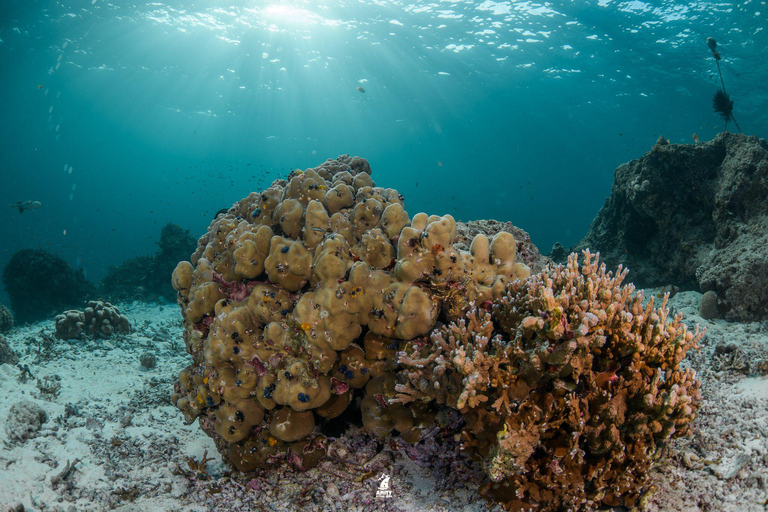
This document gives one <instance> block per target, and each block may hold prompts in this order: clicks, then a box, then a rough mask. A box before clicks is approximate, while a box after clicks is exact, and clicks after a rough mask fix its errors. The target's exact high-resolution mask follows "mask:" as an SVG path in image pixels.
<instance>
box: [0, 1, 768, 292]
mask: <svg viewBox="0 0 768 512" xmlns="http://www.w3.org/2000/svg"><path fill="white" fill-rule="evenodd" d="M766 14H768V6H767V5H766V2H765V1H755V0H752V1H741V2H709V1H707V2H705V1H699V2H677V1H676V2H672V1H653V2H640V1H630V2H619V1H611V0H574V1H570V2H528V1H521V2H504V1H500V2H493V1H485V2H467V1H464V2H462V1H439V2H413V3H408V2H404V1H383V0H381V1H353V0H341V1H338V0H336V1H332V2H331V1H326V2H321V1H298V0H297V1H293V2H288V1H283V2H280V1H273V2H265V1H255V0H248V1H243V0H240V1H234V0H230V1H221V2H219V1H205V2H203V1H200V2H167V1H165V2H163V1H155V2H144V1H133V2H122V1H120V2H117V1H113V2H112V3H110V2H107V1H104V0H87V1H77V0H74V1H60V2H52V1H38V0H2V7H1V8H0V40H1V42H0V78H1V79H0V102H1V103H0V105H1V108H0V126H2V129H1V130H0V206H2V208H0V267H2V266H4V265H5V263H6V262H7V261H8V259H9V258H10V257H11V255H12V254H13V253H14V252H16V251H17V250H19V249H22V248H27V247H39V248H44V249H48V250H50V251H53V252H55V253H57V254H59V255H60V256H62V257H63V258H65V259H66V260H67V261H69V262H70V263H71V264H72V265H73V266H76V267H83V268H84V269H85V270H86V273H87V275H88V277H89V278H90V279H92V280H94V281H98V280H99V279H100V278H101V277H103V276H104V274H105V273H106V271H107V269H108V268H109V266H110V265H114V264H118V263H120V262H122V261H124V260H125V259H127V258H130V257H133V256H137V255H143V254H151V253H153V252H154V251H155V250H156V242H157V240H158V239H159V233H160V229H161V227H162V226H163V225H164V224H165V223H166V222H174V223H176V224H179V225H181V226H182V227H184V228H188V229H190V230H191V232H192V233H193V235H195V237H197V236H199V235H201V234H202V233H203V232H205V229H206V228H207V226H208V224H209V222H210V220H211V218H212V217H213V215H214V213H215V212H216V211H217V210H219V209H220V208H225V207H228V206H230V205H231V204H232V203H233V202H235V201H237V200H239V199H240V198H242V197H244V196H246V195H247V194H248V193H249V192H250V191H252V190H262V189H264V188H266V187H267V186H268V185H269V183H270V182H271V181H272V180H273V179H275V178H278V177H283V176H285V175H286V174H287V173H288V172H289V171H290V169H292V168H302V169H303V168H307V167H312V166H315V165H317V164H319V163H321V162H322V161H324V160H325V159H326V158H328V157H332V158H334V157H336V156H337V155H338V154H342V153H350V154H353V155H360V156H363V157H365V158H367V159H368V160H369V161H370V163H371V165H372V168H373V178H374V180H375V181H376V183H377V184H378V185H380V186H385V187H393V188H396V189H398V190H399V191H400V192H401V193H402V194H403V195H404V196H405V198H406V208H407V210H408V211H409V212H410V214H411V215H413V214H415V213H417V212H419V211H425V212H428V213H434V214H445V213H450V214H452V215H453V216H454V217H456V218H457V219H459V220H471V219H484V218H494V219H499V220H505V221H506V220H509V221H512V222H513V223H514V224H516V225H518V226H520V227H522V228H524V229H526V230H527V231H529V232H530V233H531V236H532V239H533V241H534V242H535V243H536V244H537V245H538V246H539V247H540V248H541V249H542V251H543V252H545V253H546V252H548V251H549V249H550V248H551V246H552V244H553V243H554V242H555V241H560V242H562V243H563V244H564V245H566V247H567V246H568V245H570V244H572V243H574V242H576V241H577V240H579V239H580V238H581V237H582V236H583V235H584V234H585V233H586V231H587V229H588V226H589V223H590V222H591V220H592V219H593V218H594V216H595V214H596V213H597V211H598V209H599V208H600V207H601V206H602V204H603V201H604V199H605V197H606V196H607V195H608V193H609V191H610V187H611V182H612V178H613V171H614V168H615V167H616V166H617V165H619V164H621V163H622V162H625V161H628V160H631V159H632V158H637V157H640V156H641V155H642V154H643V153H644V152H646V151H648V150H649V149H650V147H651V146H652V145H653V143H654V142H655V141H656V139H657V137H658V136H659V135H664V136H666V137H667V138H668V139H670V140H671V141H672V142H679V143H692V142H693V140H692V134H693V133H697V134H698V136H699V137H700V139H701V140H708V139H710V138H712V137H713V136H714V135H715V134H716V133H718V132H719V131H721V130H722V128H723V123H722V121H721V120H720V119H719V118H718V116H717V115H716V114H715V113H714V112H713V111H712V108H711V97H712V94H713V93H714V92H715V90H716V88H717V87H718V86H719V78H718V76H717V68H716V66H715V61H714V59H713V58H712V54H711V53H710V51H709V49H708V48H707V45H706V42H705V41H706V38H707V37H709V36H712V37H715V38H716V39H717V40H718V42H719V43H720V47H719V49H720V51H721V53H722V56H723V61H722V62H721V65H722V69H723V74H724V78H725V83H726V86H727V90H728V92H729V93H730V94H731V95H732V97H733V99H734V100H735V110H734V113H735V115H736V119H737V120H738V121H739V124H740V125H741V127H742V129H744V130H745V132H747V133H750V134H756V135H759V136H765V135H766V133H768V101H767V96H768V94H767V93H768V89H766V86H765V84H766V83H768V38H767V37H766V27H768V23H767V22H766V19H767V18H766ZM357 87H362V88H363V89H364V90H365V92H364V93H363V92H360V91H358V90H357V89H356V88H357ZM729 128H730V129H731V130H735V127H733V126H732V125H731V126H730V127H729ZM27 199H35V200H39V201H41V202H42V204H43V206H42V207H41V208H40V209H38V210H35V211H28V212H25V213H24V214H22V215H19V213H18V212H17V211H16V210H15V209H11V208H8V207H7V206H5V205H7V204H9V203H13V202H16V201H20V200H27ZM0 301H2V302H6V303H7V297H6V296H5V295H4V292H2V294H0Z"/></svg>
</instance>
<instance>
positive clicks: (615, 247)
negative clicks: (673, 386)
mask: <svg viewBox="0 0 768 512" xmlns="http://www.w3.org/2000/svg"><path fill="white" fill-rule="evenodd" d="M587 247H589V248H591V249H593V250H598V251H600V254H601V256H602V258H603V260H604V261H605V262H606V263H608V264H609V265H610V266H615V265H618V264H623V265H624V266H626V267H629V268H631V269H632V279H633V281H634V282H635V283H636V284H638V285H639V286H643V287H646V286H665V285H668V284H675V285H678V286H681V287H693V288H699V289H700V290H701V291H702V292H707V291H710V290H712V291H714V292H716V294H717V298H718V304H717V306H718V309H719V311H720V312H721V313H722V315H723V316H724V318H725V319H727V320H729V321H753V320H760V319H766V318H768V308H766V307H765V305H766V304H768V143H767V142H766V141H765V140H764V139H759V138H757V137H753V136H747V135H743V134H733V133H727V132H726V133H721V134H719V135H717V136H716V137H715V138H714V139H713V140H711V141H709V142H705V143H702V144H669V143H668V142H667V141H666V140H664V139H663V138H660V139H659V141H658V142H657V144H656V145H655V146H654V147H653V149H652V150H651V151H650V152H648V153H646V154H645V155H644V156H643V157H642V158H640V159H637V160H633V161H631V162H628V163H626V164H623V165H621V166H619V167H618V168H617V169H616V172H615V176H614V181H613V188H612V190H611V194H610V196H609V197H608V198H607V199H606V201H605V205H604V206H603V208H602V209H601V210H600V212H599V213H598V214H597V217H596V218H595V220H594V221H593V223H592V225H591V227H590V229H589V233H588V234H587V235H586V237H584V239H583V240H581V242H579V243H578V244H577V245H576V246H575V247H574V248H572V250H581V249H584V248H587Z"/></svg>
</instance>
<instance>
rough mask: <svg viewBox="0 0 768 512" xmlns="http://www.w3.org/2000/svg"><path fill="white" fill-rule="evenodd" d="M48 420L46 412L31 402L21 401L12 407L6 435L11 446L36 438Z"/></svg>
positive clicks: (6, 426) (7, 421) (6, 422)
mask: <svg viewBox="0 0 768 512" xmlns="http://www.w3.org/2000/svg"><path fill="white" fill-rule="evenodd" d="M47 419H48V415H47V414H46V413H45V411H44V410H43V409H42V407H40V406H39V405H37V404H36V403H35V402H32V401H31V400H21V401H20V402H16V403H15V404H13V405H12V406H11V409H10V411H8V417H7V418H6V420H5V435H6V436H7V437H8V441H10V443H11V444H22V443H24V442H25V441H27V439H31V438H33V437H35V436H36V435H37V433H38V431H39V430H40V428H41V427H42V426H43V423H45V420H47Z"/></svg>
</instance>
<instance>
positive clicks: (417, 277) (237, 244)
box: [173, 155, 530, 471]
mask: <svg viewBox="0 0 768 512" xmlns="http://www.w3.org/2000/svg"><path fill="white" fill-rule="evenodd" d="M455 237H456V223H455V221H454V219H453V218H452V217H451V216H448V215H446V216H443V217H438V216H427V215H426V214H423V213H419V214H417V215H415V216H414V217H413V218H412V219H411V218H409V216H408V214H407V213H406V212H405V210H404V209H403V200H402V197H401V196H400V195H399V194H398V193H397V191H395V190H393V189H386V188H380V187H376V186H375V184H374V183H373V181H372V179H371V176H370V167H369V165H368V162H367V161H365V160H364V159H362V158H358V157H349V156H346V155H345V156H342V157H339V158H338V159H336V160H328V161H326V162H325V163H324V164H322V165H320V166H319V167H316V168H314V169H308V170H306V171H303V172H302V171H299V170H297V171H293V172H292V173H291V174H290V175H289V176H288V179H287V180H278V181H275V182H274V183H273V184H272V186H271V187H270V188H269V189H267V190H265V191H263V192H261V193H255V192H254V193H252V194H250V195H249V196H248V197H247V198H245V199H243V200H241V201H240V202H238V203H236V204H235V205H234V206H233V207H232V208H230V210H229V211H228V212H227V213H226V214H224V215H219V216H217V218H216V219H215V220H214V221H213V222H212V223H211V226H210V227H209V229H208V232H207V233H206V234H205V235H203V237H202V238H201V239H200V241H199V244H198V248H197V251H196V252H195V253H194V254H193V256H192V258H191V261H183V262H181V263H179V265H178V266H177V267H176V270H175V271H174V273H173V285H174V288H175V289H176V290H178V292H179V293H178V302H179V304H180V306H181V308H182V313H183V317H184V327H185V336H184V338H185V342H186V347H187V350H188V352H189V353H190V354H191V355H192V356H193V358H194V363H193V364H192V365H190V366H189V367H188V368H187V369H186V370H184V371H183V372H181V374H180V375H179V381H178V382H177V385H176V393H175V394H174V397H173V398H174V401H175V403H176V405H177V406H178V407H179V409H181V410H182V411H183V412H184V415H185V418H186V419H187V421H189V422H192V421H194V420H195V419H198V420H199V424H200V426H201V428H202V429H203V430H204V431H205V432H206V433H208V434H209V435H211V436H212V437H213V438H214V440H215V441H216V444H217V447H218V448H219V450H220V451H221V452H222V453H223V454H224V455H225V456H226V457H227V458H228V459H229V460H230V461H231V462H232V464H233V465H234V466H235V467H236V468H237V469H239V470H242V471H249V470H252V469H255V468H259V467H263V466H265V465H267V464H269V463H272V462H276V461H279V460H285V459H287V460H289V461H290V462H292V463H293V464H294V465H296V466H297V467H301V468H308V467H311V466H314V465H315V464H317V463H318V461H319V460H320V459H321V458H322V456H323V455H324V454H325V436H324V435H323V434H322V430H323V428H324V425H327V424H329V423H332V420H333V419H334V418H338V417H339V416H341V415H342V414H343V413H344V412H345V410H346V409H347V407H348V406H349V404H350V403H352V402H353V400H355V399H357V398H358V397H361V398H362V402H361V403H360V410H361V412H362V421H363V425H364V426H365V428H366V429H367V430H369V431H371V432H373V433H374V434H376V435H379V436H386V435H388V434H390V433H391V432H392V431H393V430H396V431H397V432H399V433H400V435H401V436H402V437H403V438H404V439H405V440H407V441H409V442H414V441H416V440H418V438H419V437H420V435H421V433H422V431H423V430H424V429H425V428H426V427H428V426H430V425H431V424H432V422H433V418H434V411H432V410H431V409H430V408H429V407H425V406H422V405H421V404H415V405H410V404H409V405H408V406H404V405H402V404H392V403H388V402H387V398H388V397H390V396H394V386H395V384H396V374H395V370H396V367H397V365H396V362H395V358H396V351H397V349H398V348H400V347H401V346H402V345H403V344H404V343H405V342H406V341H407V340H412V339H414V338H417V337H420V336H424V335H425V334H427V333H428V332H429V331H430V330H431V329H432V328H433V327H434V325H435V322H436V321H437V319H438V317H440V318H442V319H444V320H450V319H455V320H458V319H459V318H461V317H462V316H463V315H464V314H465V313H466V311H467V310H468V309H469V308H470V306H471V304H473V303H477V304H483V305H485V306H486V307H490V304H491V303H492V301H493V300H497V299H500V298H501V297H502V296H503V295H504V293H505V289H506V286H507V284H508V283H510V282H512V281H514V280H515V279H517V278H525V277H527V276H528V275H529V274H530V270H529V269H528V267H527V266H526V265H525V264H523V263H521V262H519V261H517V249H516V246H517V244H516V241H515V239H514V237H513V236H512V235H511V234H509V233H507V232H499V233H497V234H496V235H494V236H493V237H492V238H488V237H487V236H485V235H482V234H480V235H477V236H476V237H474V239H473V240H472V242H471V244H470V246H469V251H461V250H457V249H456V248H455V247H454V246H453V242H454V239H455Z"/></svg>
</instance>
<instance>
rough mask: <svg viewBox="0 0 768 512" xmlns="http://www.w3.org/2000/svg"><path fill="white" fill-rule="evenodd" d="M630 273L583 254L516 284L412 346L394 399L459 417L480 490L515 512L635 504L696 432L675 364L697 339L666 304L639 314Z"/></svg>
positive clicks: (686, 386) (687, 386)
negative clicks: (658, 461) (479, 469)
mask: <svg viewBox="0 0 768 512" xmlns="http://www.w3.org/2000/svg"><path fill="white" fill-rule="evenodd" d="M626 275H627V271H626V270H622V269H621V268H619V271H618V272H617V273H616V274H615V275H614V274H613V273H611V272H607V271H606V269H605V265H600V264H599V258H598V256H595V255H592V254H591V253H590V252H589V251H585V252H584V261H583V264H582V265H581V266H580V265H579V263H578V255H577V254H571V256H570V257H569V259H568V264H567V265H566V266H556V267H549V268H547V269H545V270H544V271H542V272H541V273H540V274H537V275H534V276H532V277H531V278H530V279H529V280H526V281H516V282H514V283H512V284H511V285H510V286H509V287H508V290H509V292H508V293H507V295H506V297H504V298H503V299H502V300H500V301H497V302H496V304H495V305H494V307H493V314H492V315H490V314H486V313H484V312H483V313H481V312H478V311H477V310H475V311H473V312H470V313H469V314H468V315H467V319H466V321H460V322H459V323H458V324H455V323H452V324H450V325H448V326H443V327H441V328H439V329H437V330H435V332H433V334H432V336H431V340H432V343H431V344H427V345H423V346H419V345H406V347H405V351H403V352H401V353H400V354H399V362H400V364H401V365H402V367H403V372H402V376H403V377H404V381H403V382H401V383H400V384H398V386H397V387H396V391H397V392H398V393H399V394H398V395H397V397H396V399H395V400H396V401H398V402H401V403H408V402H410V401H414V400H418V401H420V402H422V403H423V402H428V401H431V400H434V401H435V402H437V403H439V404H446V405H448V406H449V407H452V408H454V409H457V410H459V411H460V412H461V413H462V414H463V415H464V419H465V421H466V427H465V428H464V432H463V435H464V444H463V448H464V449H465V450H466V451H467V452H468V453H470V454H472V455H473V456H475V457H476V458H479V459H481V460H482V461H483V463H484V468H485V471H486V473H487V475H488V477H489V479H490V482H489V483H488V484H487V485H485V486H484V487H483V488H482V489H481V492H483V493H484V494H485V495H487V496H488V497H490V498H493V499H494V500H497V501H500V502H502V503H503V504H504V505H505V507H507V508H508V509H509V510H561V509H590V508H593V507H596V506H599V505H601V504H604V505H608V506H618V505H624V506H627V507H631V506H633V505H635V504H636V503H637V502H638V499H639V498H640V497H641V495H642V494H643V493H644V492H646V491H647V490H648V488H649V482H648V477H647V474H648V472H647V470H648V468H649V466H650V464H651V462H652V460H653V459H654V457H655V455H656V454H657V452H658V450H659V448H660V447H661V446H662V445H663V444H664V443H665V442H667V441H668V440H669V439H670V438H672V437H676V436H680V435H684V434H687V433H688V432H689V430H690V423H691V421H692V420H693V417H694V415H695V411H696V410H697V409H698V407H699V403H700V400H701V397H700V394H699V382H698V381H697V380H696V378H695V374H694V372H693V371H692V370H690V369H687V370H682V369H681V368H680V362H681V361H682V360H683V358H684V357H685V354H686V352H687V351H688V350H689V349H691V348H696V346H697V345H696V344H697V342H698V340H699V339H700V338H701V336H702V335H703V333H699V331H698V328H697V329H696V332H690V331H688V329H687V327H686V326H685V324H684V323H683V322H682V316H681V315H677V316H675V317H674V318H670V317H669V310H668V309H667V298H666V297H665V298H664V299H663V301H662V304H661V306H660V307H658V308H655V307H654V301H653V299H651V300H650V301H649V302H648V303H647V304H646V305H643V295H642V293H637V294H634V293H633V292H634V286H633V285H631V284H628V285H623V281H624V279H625V277H626ZM494 321H495V323H496V325H497V326H498V327H500V328H501V330H502V331H503V332H504V335H501V334H500V333H499V332H498V331H496V334H495V335H494V332H495V331H494Z"/></svg>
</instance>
